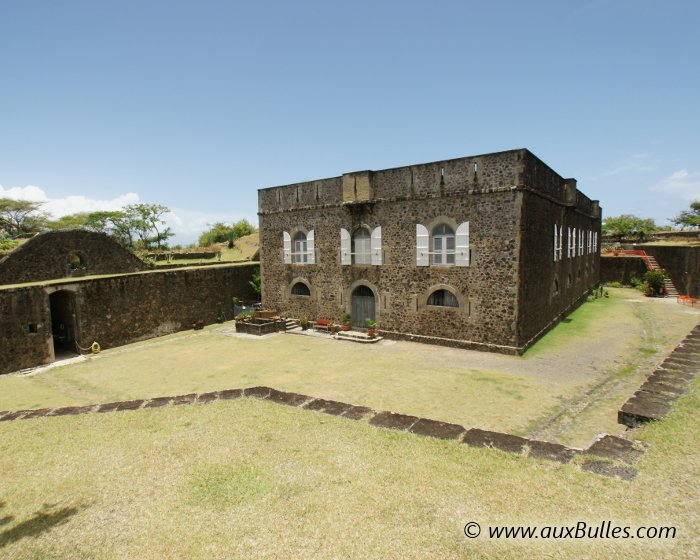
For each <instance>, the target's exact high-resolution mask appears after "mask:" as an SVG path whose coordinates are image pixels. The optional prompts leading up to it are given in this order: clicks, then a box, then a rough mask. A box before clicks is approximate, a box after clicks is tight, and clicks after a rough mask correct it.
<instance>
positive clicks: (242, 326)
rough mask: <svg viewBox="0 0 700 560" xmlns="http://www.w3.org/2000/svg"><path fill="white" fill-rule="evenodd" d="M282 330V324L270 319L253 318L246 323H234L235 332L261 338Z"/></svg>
mask: <svg viewBox="0 0 700 560" xmlns="http://www.w3.org/2000/svg"><path fill="white" fill-rule="evenodd" d="M278 330H284V322H283V321H278V320H275V319H271V318H263V317H253V318H252V319H248V320H247V321H236V332H239V333H246V334H254V335H257V336H262V335H264V334H271V333H273V332H277V331H278Z"/></svg>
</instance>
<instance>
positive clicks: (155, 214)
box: [124, 204, 175, 250]
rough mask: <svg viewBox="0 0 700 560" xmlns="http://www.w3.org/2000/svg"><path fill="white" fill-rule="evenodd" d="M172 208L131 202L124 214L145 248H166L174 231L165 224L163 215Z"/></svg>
mask: <svg viewBox="0 0 700 560" xmlns="http://www.w3.org/2000/svg"><path fill="white" fill-rule="evenodd" d="M168 212H170V208H168V207H167V206H164V205H162V204H129V205H128V206H125V207H124V214H125V215H126V221H127V224H128V228H129V230H130V231H132V232H135V233H136V235H137V236H138V238H139V241H140V242H141V245H142V246H143V248H144V249H146V250H149V249H152V248H153V244H154V243H155V245H156V249H158V250H160V249H162V248H164V247H165V246H166V245H165V242H166V241H167V240H168V239H169V238H171V237H172V236H173V235H175V234H174V233H173V231H172V230H171V229H170V228H169V227H167V226H166V225H165V220H163V219H162V218H163V215H164V214H167V213H168Z"/></svg>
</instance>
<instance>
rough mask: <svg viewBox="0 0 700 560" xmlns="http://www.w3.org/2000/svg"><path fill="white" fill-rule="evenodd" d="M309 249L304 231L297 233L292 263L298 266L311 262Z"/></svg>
mask: <svg viewBox="0 0 700 560" xmlns="http://www.w3.org/2000/svg"><path fill="white" fill-rule="evenodd" d="M307 247H308V246H307V242H306V234H305V233H304V232H303V231H299V232H297V234H296V235H295V236H294V251H293V253H292V262H294V263H296V264H306V263H307V262H309V258H308V251H307Z"/></svg>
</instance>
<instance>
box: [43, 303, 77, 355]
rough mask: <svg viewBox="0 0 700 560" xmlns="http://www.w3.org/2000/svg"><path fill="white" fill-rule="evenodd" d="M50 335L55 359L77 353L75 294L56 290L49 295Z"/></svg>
mask: <svg viewBox="0 0 700 560" xmlns="http://www.w3.org/2000/svg"><path fill="white" fill-rule="evenodd" d="M49 305H50V309H51V335H52V337H53V348H54V353H55V357H56V359H60V358H61V357H66V356H69V355H74V354H77V353H78V350H77V348H76V346H75V340H76V337H77V332H76V320H75V292H71V291H68V290H58V291H56V292H53V293H52V294H50V295H49Z"/></svg>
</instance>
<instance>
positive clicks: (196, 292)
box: [0, 263, 257, 374]
mask: <svg viewBox="0 0 700 560" xmlns="http://www.w3.org/2000/svg"><path fill="white" fill-rule="evenodd" d="M256 270H257V264H256V263H250V264H248V263H246V264H234V265H221V266H209V267H205V268H184V269H179V270H168V271H163V272H161V271H153V272H142V273H136V274H126V275H120V276H107V277H102V278H84V279H81V278H75V279H71V280H66V281H58V282H57V281H54V282H46V283H36V284H29V285H24V286H17V287H4V288H3V287H0V332H1V333H2V336H0V374H1V373H8V372H11V371H17V370H20V369H24V368H28V367H33V366H37V365H40V364H43V363H49V362H52V361H53V360H54V359H55V354H56V352H57V351H58V350H59V349H58V344H59V342H60V340H59V339H58V338H56V335H57V334H58V333H59V332H60V330H66V331H67V330H70V335H71V336H70V340H69V343H70V348H67V350H68V351H74V350H75V347H74V345H72V342H73V340H74V341H75V342H77V343H78V345H79V346H81V347H82V348H89V347H90V345H91V344H92V343H93V342H94V341H97V342H98V343H99V344H100V346H101V347H102V348H112V347H114V346H120V345H123V344H128V343H131V342H136V341H138V340H144V339H147V338H151V337H155V336H161V335H164V334H169V333H172V332H176V331H180V330H184V329H189V328H191V326H192V323H193V322H194V321H198V320H201V321H203V322H204V324H211V323H214V322H215V321H216V320H217V317H218V315H219V313H220V311H221V310H223V312H224V314H225V317H226V319H227V320H230V319H232V318H233V303H232V298H233V297H238V298H240V299H243V300H251V299H255V298H256V295H255V294H254V293H253V292H252V289H251V287H250V285H249V284H248V282H249V280H250V279H251V276H252V274H253V272H255V271H256ZM58 315H60V317H59V316H58ZM62 326H63V327H62ZM61 327H62V329H60V328H61ZM64 346H66V345H64Z"/></svg>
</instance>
